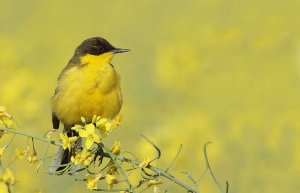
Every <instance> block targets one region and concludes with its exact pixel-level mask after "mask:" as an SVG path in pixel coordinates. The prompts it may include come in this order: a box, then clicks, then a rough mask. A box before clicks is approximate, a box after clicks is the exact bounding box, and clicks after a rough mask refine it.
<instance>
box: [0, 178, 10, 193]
mask: <svg viewBox="0 0 300 193" xmlns="http://www.w3.org/2000/svg"><path fill="white" fill-rule="evenodd" d="M0 192H1V193H9V192H8V189H7V185H6V184H5V182H3V181H1V180H0Z"/></svg>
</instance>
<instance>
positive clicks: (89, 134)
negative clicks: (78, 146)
mask: <svg viewBox="0 0 300 193" xmlns="http://www.w3.org/2000/svg"><path fill="white" fill-rule="evenodd" d="M78 133H79V136H80V137H85V138H86V140H85V147H86V148H87V149H90V148H91V147H92V145H93V143H94V142H97V143H100V138H99V136H98V135H97V134H96V133H95V125H94V124H93V123H90V124H88V125H86V126H85V130H84V129H80V130H79V132H78Z"/></svg>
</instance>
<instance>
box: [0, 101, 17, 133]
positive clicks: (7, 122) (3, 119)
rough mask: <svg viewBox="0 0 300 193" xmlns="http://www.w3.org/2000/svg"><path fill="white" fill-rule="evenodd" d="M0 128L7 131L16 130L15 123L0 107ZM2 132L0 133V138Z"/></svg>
mask: <svg viewBox="0 0 300 193" xmlns="http://www.w3.org/2000/svg"><path fill="white" fill-rule="evenodd" d="M0 126H2V127H7V128H9V129H17V125H16V123H15V122H14V121H13V119H12V116H11V114H9V113H8V112H6V109H5V107H3V106H0ZM3 133H4V131H1V133H0V137H1V136H2V135H3Z"/></svg>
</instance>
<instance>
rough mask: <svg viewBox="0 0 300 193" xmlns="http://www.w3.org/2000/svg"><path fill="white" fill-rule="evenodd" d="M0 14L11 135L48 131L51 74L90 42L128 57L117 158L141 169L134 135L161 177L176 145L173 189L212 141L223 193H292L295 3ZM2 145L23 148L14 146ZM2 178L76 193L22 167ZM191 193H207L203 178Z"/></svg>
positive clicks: (122, 61)
mask: <svg viewBox="0 0 300 193" xmlns="http://www.w3.org/2000/svg"><path fill="white" fill-rule="evenodd" d="M0 4H1V7H0V69H1V71H0V82H1V86H0V93H1V94H0V105H3V106H6V108H7V110H8V111H9V112H10V113H11V114H13V115H14V118H15V119H16V120H17V122H18V124H19V125H20V128H21V129H22V130H24V131H26V132H31V133H36V134H38V135H43V134H44V133H45V131H46V130H48V129H50V128H51V110H50V102H49V100H50V97H51V96H52V95H53V93H54V89H55V85H56V78H57V76H58V74H59V72H60V71H61V69H62V68H63V67H64V66H65V65H66V64H67V62H68V60H69V59H70V58H71V56H72V54H73V52H74V49H75V47H76V46H78V45H79V44H80V43H81V42H82V41H83V40H84V39H86V38H89V37H93V36H101V37H104V38H106V39H107V40H109V41H110V42H111V43H112V44H113V45H115V46H116V47H122V48H129V49H131V50H132V51H131V52H129V53H128V54H122V55H118V56H116V57H115V58H114V60H113V64H114V65H115V68H116V69H117V70H118V72H119V73H120V74H121V77H122V90H123V96H124V105H123V108H122V115H123V116H124V120H123V122H122V125H121V127H120V129H118V130H116V131H115V132H114V134H113V136H112V139H115V138H117V139H119V140H120V141H121V143H122V146H123V149H125V150H130V151H132V152H135V153H137V154H139V155H140V158H141V159H142V158H143V156H145V157H146V156H147V155H148V154H152V152H153V150H152V149H151V146H150V145H149V144H147V143H146V142H145V141H144V140H143V139H142V138H141V137H140V135H141V134H144V135H146V136H148V137H149V138H150V139H151V140H152V141H154V142H155V144H157V145H158V146H159V147H160V148H161V150H162V153H163V155H162V159H161V162H160V167H162V168H164V167H167V166H168V163H170V161H171V160H172V158H173V156H174V155H175V154H176V152H177V149H178V147H179V144H183V150H182V152H181V155H180V158H179V159H178V160H177V162H176V164H175V165H174V166H173V168H172V169H171V172H172V173H173V174H175V175H176V176H178V177H180V178H182V179H185V178H186V177H185V176H184V175H183V174H182V173H181V172H182V171H189V172H190V173H191V174H192V175H193V176H194V177H195V178H196V176H199V175H200V172H201V171H202V169H203V168H204V160H203V155H202V146H203V144H205V143H206V142H208V141H213V142H214V143H213V144H212V145H210V146H209V147H208V154H209V159H210V162H211V165H212V168H213V170H214V172H215V174H216V176H217V178H218V179H219V180H220V181H221V182H222V183H223V182H225V180H229V182H230V192H263V193H277V192H278V193H279V192H297V191H298V190H299V189H300V183H299V179H300V151H299V147H300V140H299V139H300V130H299V128H300V23H299V19H300V12H299V7H300V1H298V0H287V1H271V0H263V1H253V0H245V1H238V0H228V1H222V0H212V1H208V0H204V1H200V0H198V1H197V0H191V1H180V0H176V1H175V0H165V1H159V0H152V1H129V0H127V1H100V0H90V1H74V0H65V1H59V0H54V1H33V0H27V1H16V0H10V1H8V0H1V1H0ZM0 143H1V144H0V145H4V144H5V143H4V141H3V140H2V141H0ZM14 145H15V146H16V147H19V148H22V147H25V146H26V139H23V138H21V137H17V140H16V141H15V142H14ZM41 147H43V148H44V149H45V147H44V146H43V145H42V144H41ZM44 149H42V150H43V151H44ZM12 150H13V149H12ZM12 150H11V151H12ZM53 150H54V149H53ZM41 152H42V151H41ZM41 154H42V153H41ZM40 156H42V155H40ZM3 164H4V166H5V164H6V165H8V164H9V159H8V160H6V161H5V162H4V163H3ZM11 169H12V170H13V171H14V172H15V175H16V178H17V184H16V185H15V187H14V191H13V192H16V193H27V192H28V193H29V192H32V193H33V192H35V191H36V190H41V191H42V192H43V193H56V192H64V193H74V192H87V190H86V187H85V185H84V184H83V183H82V182H74V178H73V177H68V176H66V177H54V176H48V175H47V174H45V173H43V171H46V168H44V169H43V171H42V172H40V173H38V174H36V173H35V166H33V165H29V164H28V163H27V162H25V161H19V162H18V163H14V164H13V165H12V166H11ZM167 184H168V183H167ZM223 184H224V183H223ZM200 190H201V192H210V193H213V192H219V191H218V189H217V188H216V186H215V185H214V184H213V183H212V180H211V179H210V177H206V178H205V179H204V180H203V181H202V182H201V183H200ZM170 192H183V191H182V189H180V188H178V189H176V186H174V187H173V188H172V189H171V190H170Z"/></svg>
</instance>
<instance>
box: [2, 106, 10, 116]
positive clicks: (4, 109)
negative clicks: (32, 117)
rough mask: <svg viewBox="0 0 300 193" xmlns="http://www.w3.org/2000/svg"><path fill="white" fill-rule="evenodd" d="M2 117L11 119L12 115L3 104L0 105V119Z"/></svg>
mask: <svg viewBox="0 0 300 193" xmlns="http://www.w3.org/2000/svg"><path fill="white" fill-rule="evenodd" d="M3 118H6V119H12V116H11V114H9V113H8V112H6V108H5V107H4V106H0V119H3Z"/></svg>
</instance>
